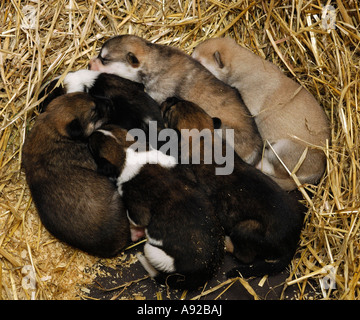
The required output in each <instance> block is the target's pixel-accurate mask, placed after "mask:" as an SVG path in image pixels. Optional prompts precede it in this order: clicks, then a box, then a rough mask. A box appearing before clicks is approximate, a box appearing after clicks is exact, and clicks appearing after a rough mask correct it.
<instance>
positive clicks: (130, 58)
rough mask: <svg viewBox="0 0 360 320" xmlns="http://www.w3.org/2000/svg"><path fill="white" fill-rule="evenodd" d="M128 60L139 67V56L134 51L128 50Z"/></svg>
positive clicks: (135, 66)
mask: <svg viewBox="0 0 360 320" xmlns="http://www.w3.org/2000/svg"><path fill="white" fill-rule="evenodd" d="M126 60H127V62H129V63H130V65H131V66H132V67H133V68H137V67H138V66H139V65H140V62H139V60H138V58H137V57H136V56H135V55H134V54H133V53H132V52H128V54H127V55H126Z"/></svg>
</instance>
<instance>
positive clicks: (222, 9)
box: [0, 0, 360, 299]
mask: <svg viewBox="0 0 360 320" xmlns="http://www.w3.org/2000/svg"><path fill="white" fill-rule="evenodd" d="M328 2H329V3H327V4H331V5H332V6H333V8H334V9H335V10H336V11H335V12H334V14H333V16H331V13H332V10H330V11H329V13H328V15H327V17H324V16H322V14H323V12H324V11H323V10H322V5H325V4H326V3H325V1H321V2H320V1H306V0H292V1H274V0H272V1H250V0H238V1H236V0H234V1H229V0H226V1H217V0H208V1H202V0H186V1H177V0H171V1H159V0H133V1H131V0H124V1H120V0H101V1H93V0H86V1H73V0H69V1H53V0H47V1H39V0H32V1H30V0H29V1H14V0H11V1H10V0H7V1H2V2H1V5H0V6H1V7H0V101H1V103H0V106H1V109H0V196H1V201H0V298H2V299H73V298H79V297H80V298H81V296H82V291H81V290H80V289H81V288H84V287H85V286H86V285H87V284H88V283H90V282H91V281H93V279H94V277H95V276H96V274H97V273H98V272H100V271H99V270H100V269H96V267H95V266H96V263H97V262H98V261H99V259H98V258H96V257H92V256H89V255H87V254H85V253H83V252H80V251H78V250H75V249H73V248H70V247H69V246H67V245H66V244H64V243H61V242H59V241H58V240H57V239H55V238H54V237H52V236H51V235H50V234H49V233H48V232H47V231H46V230H45V228H44V227H43V226H42V225H41V223H40V221H39V218H38V216H37V213H36V210H35V207H34V204H33V202H32V199H31V196H30V192H29V189H28V187H27V186H26V183H25V176H24V172H23V171H22V170H21V151H22V144H23V142H24V139H25V136H26V134H27V132H28V130H29V129H30V128H31V126H32V125H33V123H34V121H35V119H36V116H37V114H38V113H37V105H38V94H39V92H40V89H41V86H42V84H43V83H44V82H45V81H47V80H50V79H51V78H52V77H54V76H57V75H59V74H63V73H66V72H68V71H70V70H77V69H80V68H85V67H86V66H87V62H88V61H89V59H90V58H91V57H93V56H94V55H96V54H97V52H98V49H99V48H100V47H101V45H102V43H103V42H104V41H105V40H106V39H108V38H109V37H111V36H113V35H116V34H126V33H130V34H136V35H139V36H142V37H144V38H146V39H148V40H150V41H154V42H156V43H161V44H167V45H173V46H177V47H179V48H181V49H183V50H184V51H186V52H188V53H191V52H192V49H193V48H194V47H195V46H196V45H197V44H198V43H200V42H201V41H203V40H204V39H207V38H210V37H216V36H231V37H233V38H235V39H236V40H237V41H238V42H239V43H241V44H243V45H245V46H246V47H248V48H250V49H251V50H252V51H253V52H254V53H256V54H258V55H260V56H262V57H264V58H266V59H268V60H270V61H272V62H274V63H275V64H276V65H278V66H279V67H280V68H281V69H282V70H283V71H284V72H285V73H286V74H287V75H288V76H290V77H292V78H294V79H296V80H297V81H298V82H300V83H301V84H302V85H303V86H305V87H306V88H307V89H308V90H309V91H310V92H311V93H312V94H313V95H314V96H315V97H316V99H317V100H318V101H319V102H320V104H321V105H322V106H323V108H324V110H325V111H326V113H327V115H328V116H329V118H330V120H331V129H332V135H331V141H329V143H328V146H327V147H326V148H325V149H324V152H325V153H326V155H327V158H328V162H327V169H326V172H325V174H324V176H323V178H322V179H321V181H320V183H319V184H318V185H316V186H314V185H304V186H301V187H300V191H301V192H302V194H303V196H304V203H305V204H306V206H307V207H308V212H307V214H306V217H305V223H304V228H303V231H302V234H301V242H300V246H299V250H298V252H297V255H296V257H295V258H294V260H293V261H292V263H291V266H290V276H289V278H288V279H287V282H288V284H289V285H291V284H296V285H297V286H298V289H299V295H298V296H297V298H298V299H305V298H306V295H305V294H304V292H305V289H306V288H308V287H309V286H312V287H313V288H314V289H315V290H317V292H318V294H317V295H316V297H317V298H325V299H359V297H360V216H359V210H360V182H359V181H360V179H359V178H360V165H359V151H360V113H359V108H360V106H359V94H360V90H359V89H360V86H359V83H360V72H359V68H360V66H359V59H360V51H359V44H360V11H359V6H358V2H357V1H354V0H350V1H346V2H342V1H332V2H331V3H330V1H328ZM331 19H333V20H331ZM334 22H335V24H334ZM126 256H127V253H126V252H125V253H124V255H120V256H119V257H118V258H116V259H111V260H102V261H101V263H102V264H106V265H108V266H110V267H111V266H112V265H114V266H115V265H119V264H121V261H125V260H126V261H129V257H126ZM131 260H132V257H130V261H131ZM127 263H129V262H127ZM130 263H131V262H130ZM242 283H246V281H245V280H243V282H242ZM321 283H322V284H323V286H320V284H321ZM250 289H251V288H250Z"/></svg>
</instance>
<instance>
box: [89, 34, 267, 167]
mask: <svg viewBox="0 0 360 320" xmlns="http://www.w3.org/2000/svg"><path fill="white" fill-rule="evenodd" d="M89 67H90V69H91V70H98V71H101V72H107V73H114V74H117V75H119V76H121V77H124V78H127V79H130V80H132V81H135V82H141V83H143V84H144V86H145V90H146V92H147V93H148V94H149V95H150V96H151V97H152V98H153V99H154V100H155V101H157V102H158V103H162V102H163V101H165V100H166V99H167V98H168V97H172V96H177V97H179V98H182V99H185V100H189V101H193V102H194V103H196V104H198V105H199V106H200V107H202V108H203V109H204V110H206V112H207V113H209V114H210V115H211V116H212V117H219V118H221V120H222V124H223V127H222V128H224V129H225V128H232V129H234V130H235V137H234V143H235V146H234V148H235V151H236V152H237V153H238V155H239V156H241V157H242V158H243V160H244V161H246V162H247V163H250V164H255V163H257V162H258V161H259V159H260V156H261V146H262V141H261V137H260V135H259V133H258V130H257V128H256V125H255V122H254V119H253V118H252V117H251V115H250V113H249V110H248V109H247V108H246V106H245V105H244V103H243V101H242V100H241V97H240V95H239V94H238V92H237V90H235V89H233V88H231V87H230V86H228V85H226V84H224V83H223V82H222V81H219V80H218V79H217V78H216V77H214V76H213V75H212V74H211V73H210V72H209V71H208V70H207V69H206V68H204V67H203V66H202V65H201V64H200V63H198V62H197V61H195V60H194V59H192V58H191V57H190V56H188V55H187V54H185V53H184V52H182V51H180V50H178V49H176V48H174V47H170V46H162V45H157V44H153V43H150V42H148V41H146V40H144V39H142V38H139V37H136V36H132V35H122V36H117V37H114V38H111V39H109V40H108V41H107V42H105V44H104V45H103V47H102V49H101V51H100V54H99V56H98V57H97V58H94V59H92V60H91V61H90V63H89ZM223 136H225V135H223Z"/></svg>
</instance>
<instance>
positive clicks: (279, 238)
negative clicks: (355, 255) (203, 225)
mask: <svg viewBox="0 0 360 320" xmlns="http://www.w3.org/2000/svg"><path fill="white" fill-rule="evenodd" d="M161 107H162V110H163V116H164V119H165V124H166V125H167V126H168V127H169V128H173V129H175V130H178V131H179V132H181V133H183V132H185V133H186V132H187V131H188V130H185V129H197V130H198V132H199V134H200V135H201V136H202V137H203V139H197V137H196V135H195V134H194V132H195V131H194V130H192V132H193V134H192V136H191V140H190V139H188V137H186V136H183V134H182V139H181V152H182V153H183V152H186V150H184V148H186V149H187V152H189V153H190V157H191V156H192V154H193V152H194V151H193V150H200V153H201V157H200V163H199V164H192V169H193V171H194V173H195V176H196V178H197V180H198V181H199V186H200V187H201V188H202V189H203V190H204V191H205V192H206V193H207V195H208V196H209V198H210V199H211V200H212V203H213V206H214V210H215V212H216V213H217V215H218V218H219V220H220V221H221V224H222V226H223V227H224V229H225V235H226V247H227V250H228V251H230V252H232V253H233V254H234V255H235V256H236V258H238V260H239V261H240V262H241V265H240V266H238V267H237V268H236V271H240V272H241V274H242V275H243V276H246V277H247V276H262V275H265V274H274V273H277V272H280V271H281V270H282V269H284V268H286V266H287V265H288V264H289V263H290V261H291V259H292V257H293V255H294V253H295V250H296V248H297V243H298V241H299V234H300V231H301V228H302V223H303V218H304V215H303V213H304V208H302V206H300V204H299V203H298V202H297V201H296V200H295V199H294V198H292V197H291V195H289V194H288V193H287V192H286V191H284V190H282V189H281V188H280V187H279V186H278V185H277V184H276V183H275V182H274V181H272V180H271V179H270V178H269V177H268V176H266V175H265V174H263V173H262V172H261V171H259V170H257V169H256V168H254V167H253V166H251V165H249V164H247V163H245V162H244V161H243V160H241V159H240V157H238V156H237V155H236V154H235V155H234V158H233V161H234V164H233V165H234V169H233V172H232V173H231V174H230V175H216V174H215V168H216V166H217V164H216V162H215V158H213V159H212V160H213V161H212V162H211V163H209V164H205V158H204V157H205V155H206V152H207V151H208V150H206V148H212V150H210V151H213V152H212V155H213V157H214V155H215V154H216V152H218V153H222V152H223V151H224V148H225V146H224V145H223V143H222V140H221V139H220V138H219V137H216V136H217V134H216V133H215V132H214V123H215V124H216V125H217V126H219V124H220V121H221V120H220V119H212V118H211V117H210V116H209V115H208V114H207V113H206V112H205V111H204V110H202V109H201V108H200V107H198V106H197V105H195V104H194V103H191V102H187V101H181V100H178V99H176V98H170V99H167V100H166V101H165V102H164V103H163V104H162V106H161ZM206 134H208V135H209V136H210V141H212V142H210V144H209V143H205V141H209V139H208V138H209V137H207V135H206ZM210 154H211V153H210ZM207 160H208V159H207ZM208 162H209V161H208ZM234 271H235V270H234ZM234 275H237V272H235V273H234V272H230V273H229V274H228V276H234Z"/></svg>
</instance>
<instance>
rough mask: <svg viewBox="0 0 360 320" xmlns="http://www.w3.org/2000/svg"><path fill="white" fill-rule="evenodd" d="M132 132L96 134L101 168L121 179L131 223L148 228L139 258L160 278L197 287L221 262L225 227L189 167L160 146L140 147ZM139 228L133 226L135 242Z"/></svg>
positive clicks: (117, 130)
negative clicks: (132, 143)
mask: <svg viewBox="0 0 360 320" xmlns="http://www.w3.org/2000/svg"><path fill="white" fill-rule="evenodd" d="M126 135H127V132H126V131H125V130H123V129H121V128H115V127H108V126H106V127H104V128H101V129H99V130H97V131H96V132H94V133H93V134H92V135H91V137H90V139H89V146H90V150H91V151H92V153H93V155H94V158H95V160H96V162H97V163H98V166H99V170H100V171H101V172H107V173H108V176H109V177H110V178H113V179H116V181H117V186H118V191H119V193H120V194H121V195H122V198H123V201H124V204H125V207H126V209H127V210H128V218H129V221H130V223H131V224H132V225H133V226H134V227H136V228H145V234H146V237H147V242H146V244H145V247H144V255H139V260H140V262H141V263H142V264H143V266H144V267H145V269H146V270H147V271H148V272H149V274H150V275H151V276H152V277H153V278H155V279H156V280H158V281H160V282H165V283H166V284H168V285H169V286H171V287H174V288H185V289H195V288H197V287H198V286H200V285H203V284H204V283H205V282H206V281H207V280H209V279H210V278H211V277H212V276H213V275H214V273H215V272H216V271H217V270H218V269H219V267H220V265H221V262H222V260H223V257H224V234H223V229H222V227H221V226H220V224H219V221H218V219H217V218H216V216H215V214H214V212H213V208H212V205H211V203H210V201H209V199H208V198H207V196H205V195H204V193H202V192H200V191H199V190H197V185H196V183H195V181H193V180H194V179H193V176H192V175H193V173H192V172H191V171H190V170H189V168H188V167H187V166H185V165H184V166H182V165H181V166H179V165H177V164H176V159H175V158H174V157H172V156H167V155H165V154H163V153H161V152H160V151H158V150H155V149H150V150H148V151H141V152H137V151H135V150H134V149H133V148H131V147H129V146H128V142H127V138H126ZM137 232H138V229H137V230H136V231H135V229H134V228H132V240H134V241H135V240H137V238H138V237H139V234H138V233H137Z"/></svg>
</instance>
